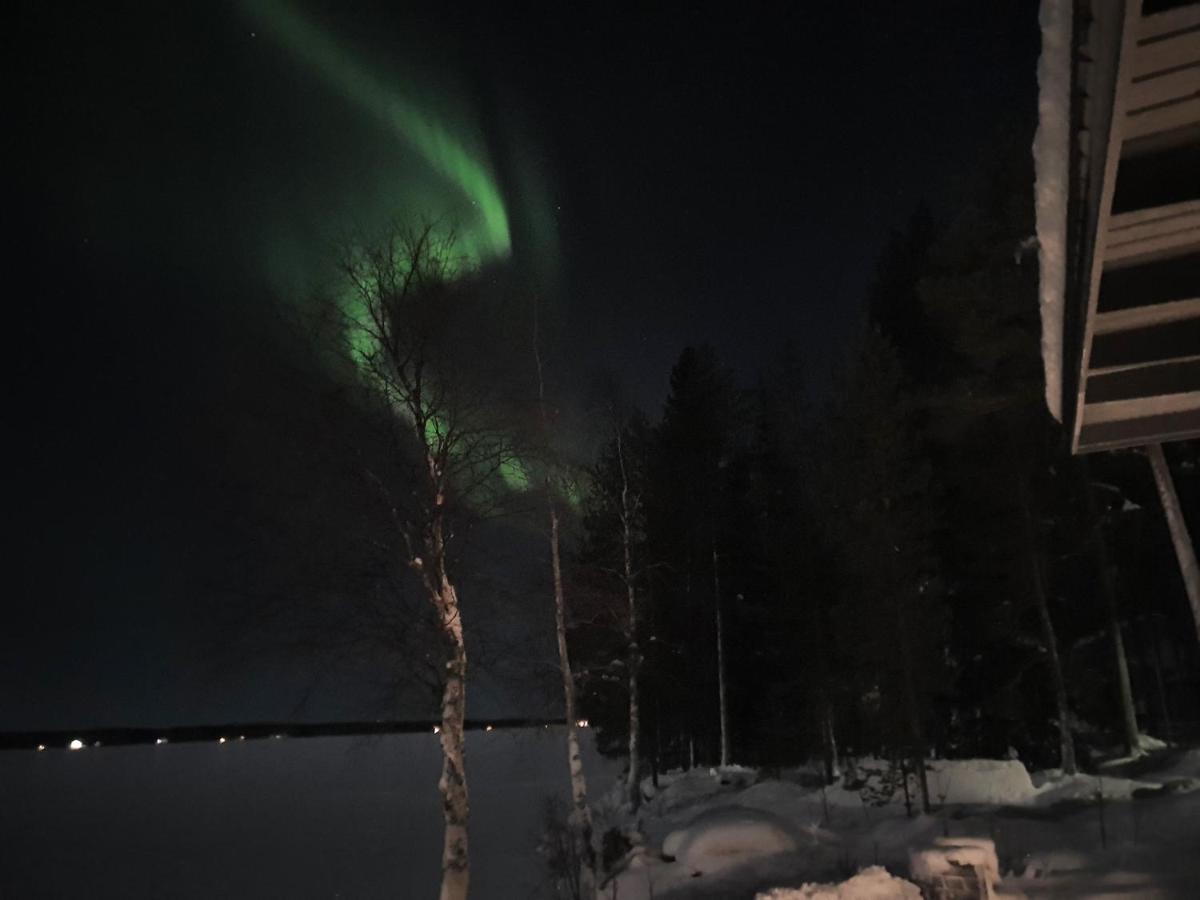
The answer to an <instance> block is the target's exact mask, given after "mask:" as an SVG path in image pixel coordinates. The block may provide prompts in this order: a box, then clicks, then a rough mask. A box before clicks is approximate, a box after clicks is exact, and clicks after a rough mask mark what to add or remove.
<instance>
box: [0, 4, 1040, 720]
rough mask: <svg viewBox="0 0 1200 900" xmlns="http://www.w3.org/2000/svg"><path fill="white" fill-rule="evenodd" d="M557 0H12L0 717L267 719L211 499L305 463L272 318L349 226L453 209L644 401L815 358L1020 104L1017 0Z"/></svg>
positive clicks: (258, 670) (574, 368) (261, 515)
mask: <svg viewBox="0 0 1200 900" xmlns="http://www.w3.org/2000/svg"><path fill="white" fill-rule="evenodd" d="M570 6H571V5H569V4H568V5H565V6H564V5H562V4H557V5H555V6H553V7H551V8H550V9H549V10H546V11H543V12H541V13H539V14H536V15H534V14H528V13H526V14H515V13H511V12H506V11H502V10H500V9H496V8H489V9H487V10H485V11H478V12H472V13H467V12H465V11H461V10H460V11H458V12H448V11H444V10H442V9H440V8H439V5H432V6H431V5H422V6H412V7H406V5H405V4H402V3H380V4H350V3H324V4H316V3H312V2H305V3H303V4H299V3H298V4H295V5H293V4H289V3H284V2H282V0H280V2H245V3H230V4H214V3H198V4H169V5H165V6H157V7H144V5H140V6H137V7H135V6H132V5H131V6H130V7H127V8H118V7H114V6H110V5H93V6H91V7H86V8H71V9H67V8H66V7H63V8H55V7H54V5H53V4H32V3H25V4H21V13H20V15H19V18H18V23H19V24H18V25H17V26H15V27H14V29H13V34H14V43H15V45H16V53H17V56H18V60H19V66H18V67H17V72H18V74H17V77H16V82H15V87H16V95H17V97H16V102H15V104H14V105H13V107H12V109H13V110H14V112H13V113H12V117H13V118H15V120H16V121H15V122H13V123H11V127H10V129H6V130H7V131H8V132H9V134H8V137H7V139H6V140H7V142H8V143H9V144H11V145H14V146H13V150H15V153H13V154H10V158H15V163H12V164H10V165H12V166H13V169H14V171H13V180H14V182H15V187H16V191H15V198H16V199H15V207H10V217H9V222H10V229H9V234H10V237H9V240H8V250H9V253H10V254H11V256H10V261H9V265H8V268H9V274H10V283H11V279H13V278H14V276H15V281H16V285H15V286H14V287H11V288H10V290H9V308H10V309H11V310H14V311H15V312H16V317H17V323H18V324H17V327H16V328H12V329H10V331H9V333H10V334H11V335H12V336H13V338H14V339H15V341H14V342H15V344H16V348H15V349H16V353H15V355H14V356H13V357H12V358H11V361H10V365H12V366H13V370H14V371H13V373H12V376H10V379H11V380H10V383H12V381H15V385H16V390H15V396H16V414H15V416H10V421H11V423H12V424H11V427H10V429H9V438H8V442H9V444H10V445H11V446H12V447H14V448H15V450H16V454H15V459H14V460H13V461H12V462H11V463H10V464H9V471H10V477H11V478H12V480H13V482H14V485H15V489H16V501H15V502H14V503H13V504H12V507H13V513H14V514H13V521H14V524H15V532H16V542H15V545H14V546H13V549H14V551H15V559H16V561H17V566H18V572H19V576H18V577H17V578H16V579H15V584H14V585H13V586H12V587H11V588H10V589H9V590H8V591H6V592H5V593H6V595H7V600H6V602H7V604H8V606H9V610H8V615H7V616H6V620H7V621H6V625H5V627H4V628H3V629H0V728H36V727H70V726H76V725H77V726H87V725H140V724H155V723H161V724H168V723H173V724H185V723H199V722H211V721H222V720H229V719H240V718H286V717H289V716H291V715H293V714H294V711H295V709H296V704H297V702H298V700H299V698H300V696H301V695H302V694H303V693H304V690H305V687H306V679H305V676H304V673H302V671H301V669H302V668H303V665H302V663H300V662H296V663H295V664H288V663H285V662H280V661H278V660H277V659H275V658H274V657H271V658H270V661H269V662H268V661H267V660H268V657H267V656H266V655H265V654H264V655H263V657H262V658H261V659H258V658H257V657H256V656H255V655H254V654H250V655H249V656H250V658H249V659H247V658H242V659H240V660H239V659H234V658H231V655H230V654H229V653H221V652H214V651H213V647H214V646H215V645H219V644H221V643H222V638H221V627H224V626H220V627H219V626H218V625H217V624H215V623H218V622H222V621H224V617H223V616H222V615H220V614H218V610H217V607H220V608H221V609H227V607H228V597H227V596H226V594H227V588H228V583H229V580H230V576H229V572H231V571H232V570H233V569H234V568H236V567H247V566H248V567H250V568H253V567H254V566H255V562H254V561H255V560H256V559H257V557H256V553H257V551H258V547H257V545H256V544H255V543H254V541H253V540H250V539H248V538H245V533H244V532H243V530H241V529H239V528H235V527H230V523H231V522H237V521H243V520H245V519H247V518H248V517H256V519H258V520H264V519H265V520H270V519H272V518H274V519H285V518H287V515H288V511H289V510H290V509H291V508H292V504H295V503H307V504H308V506H309V507H310V508H311V507H314V506H317V507H319V502H318V500H319V499H320V498H323V497H325V496H327V495H336V494H337V493H338V491H337V489H336V488H337V485H336V482H335V481H334V480H331V479H333V476H332V475H329V474H328V470H327V469H322V468H321V462H320V460H318V459H316V456H318V455H319V454H316V452H315V451H313V450H312V446H314V445H312V444H310V443H309V441H308V437H309V436H310V435H312V434H315V433H317V432H319V431H320V430H321V429H322V428H325V427H327V423H324V424H323V423H322V422H321V421H320V420H319V416H318V413H317V411H316V410H317V407H319V405H320V404H319V403H317V402H316V401H315V400H314V399H313V398H314V397H317V396H319V395H320V393H321V391H322V389H323V387H322V385H323V376H322V373H321V371H320V367H319V365H317V364H315V363H306V362H305V361H303V360H300V359H298V358H297V357H296V356H295V354H294V353H293V352H292V351H291V350H290V349H289V345H288V343H287V339H286V338H285V337H284V336H283V335H284V333H285V329H284V328H283V326H282V325H281V324H280V322H281V321H282V320H283V319H285V318H286V313H287V310H288V309H297V308H301V309H302V308H303V306H304V304H305V303H306V298H308V297H310V296H311V295H312V294H313V292H314V291H318V290H320V289H321V287H322V286H323V285H324V284H326V283H327V281H328V279H329V268H328V260H329V258H330V254H331V251H332V248H333V247H334V246H335V244H336V241H337V240H338V238H339V235H341V234H343V233H344V232H345V230H346V229H349V228H353V227H364V228H370V227H375V226H378V225H379V224H380V223H382V222H383V221H384V220H385V219H386V218H387V217H389V216H394V215H403V216H430V217H437V218H440V219H442V220H444V221H455V222H457V223H459V228H460V232H461V234H462V236H463V239H464V242H465V244H466V245H467V246H468V249H470V250H471V251H472V252H473V253H475V254H476V255H477V256H478V257H479V258H480V260H481V262H483V263H485V264H486V265H487V266H489V267H492V268H493V269H494V270H495V271H496V272H497V273H501V274H500V275H498V277H502V276H503V277H508V276H511V277H514V278H516V279H518V280H519V282H520V283H521V284H523V285H525V286H526V289H527V291H528V292H530V293H533V294H536V295H537V296H538V297H539V298H540V302H541V303H543V304H544V305H545V307H546V308H547V309H548V310H550V311H551V315H552V317H553V318H554V320H555V322H556V329H557V330H556V332H555V333H556V338H555V341H556V345H555V347H554V349H553V352H552V354H551V356H552V359H554V360H557V361H558V365H559V371H560V372H561V373H562V374H561V376H560V377H559V381H560V382H561V390H562V392H563V394H564V396H568V397H569V396H571V395H574V394H578V393H580V392H582V391H583V390H584V387H583V386H584V384H585V383H586V381H587V379H588V377H589V375H590V373H592V372H594V371H595V370H596V369H597V368H600V367H606V368H608V369H611V370H613V371H615V372H616V373H617V374H618V375H619V376H620V377H621V379H622V380H623V381H624V383H625V384H626V385H627V386H628V388H629V390H630V391H631V392H632V393H633V394H634V396H636V397H637V398H638V399H639V401H640V402H641V403H642V404H643V405H644V406H645V407H646V408H647V411H648V412H651V413H657V409H658V406H659V404H660V403H661V402H662V399H663V397H664V395H665V393H666V387H667V376H668V373H669V370H670V366H671V364H672V362H673V361H674V359H675V357H676V356H677V355H678V353H679V351H680V350H681V349H682V348H683V347H684V346H685V345H687V344H689V343H696V342H711V343H713V344H715V345H716V346H717V348H718V349H719V350H720V352H721V353H722V355H723V356H724V358H725V359H726V360H727V361H728V362H730V363H731V364H732V365H734V366H735V367H736V368H737V370H738V371H739V374H740V376H741V377H742V378H743V380H745V381H746V382H747V383H749V381H750V380H751V379H752V378H753V376H754V373H755V370H756V369H757V367H758V366H760V365H761V364H762V363H763V362H765V361H766V360H767V359H769V357H770V356H771V354H772V353H773V352H774V351H775V350H776V348H777V347H778V346H779V345H780V343H781V342H782V341H783V340H785V339H791V340H793V341H794V342H795V343H796V345H797V347H798V348H799V349H800V351H801V352H802V353H803V354H804V356H805V357H806V361H807V363H808V366H809V368H810V370H811V371H812V372H813V377H814V380H815V381H817V382H818V383H819V382H820V380H821V378H822V377H823V373H825V372H827V370H828V368H829V366H830V365H831V364H832V363H833V361H834V360H835V358H836V356H837V352H838V348H839V347H840V346H841V342H842V341H843V339H844V337H845V335H846V334H847V332H848V330H849V328H850V326H851V324H852V323H853V322H854V321H855V318H856V316H857V315H858V314H859V311H860V309H861V304H862V301H863V298H864V295H865V291H866V289H867V286H868V284H869V282H870V278H871V272H872V268H873V265H874V260H875V259H876V258H877V256H878V254H879V252H880V250H881V248H882V246H883V243H884V241H885V240H886V238H887V235H888V233H889V231H890V230H891V229H894V228H897V227H900V226H902V225H903V224H904V222H905V221H906V220H907V218H908V217H909V216H910V215H911V213H912V212H913V211H914V209H915V208H916V207H917V205H918V204H919V203H920V202H922V201H924V202H926V203H928V204H929V205H930V206H931V207H932V208H933V209H934V210H935V211H937V212H942V213H947V212H949V211H952V209H953V202H954V197H955V196H956V193H955V191H956V187H957V186H958V185H960V184H962V183H963V182H964V181H965V180H969V179H970V178H971V176H972V174H973V172H975V171H976V169H977V167H978V166H979V165H980V161H981V160H984V159H987V158H988V153H989V150H990V148H991V147H992V146H993V145H994V144H995V143H996V142H997V141H999V140H1001V139H1002V138H1004V137H1005V136H1007V135H1010V134H1012V133H1023V132H1025V131H1029V129H1030V124H1031V122H1032V119H1033V117H1034V115H1035V112H1036V107H1035V66H1036V55H1037V18H1036V5H1035V4H1034V3H1033V2H1032V0H1030V2H1020V3H1007V2H1006V3H961V2H945V3H919V4H906V5H903V6H898V5H897V4H895V3H847V4H823V5H817V4H796V5H794V7H793V8H792V9H791V11H790V12H786V13H779V12H771V13H770V14H768V13H767V8H768V7H766V6H764V7H762V8H760V9H755V8H752V7H749V6H746V5H740V6H735V7H734V8H732V9H734V10H735V11H731V12H727V13H726V14H724V15H721V16H714V15H712V14H708V13H704V12H701V11H683V10H680V11H673V10H671V11H669V10H667V9H665V8H664V9H659V8H657V6H658V5H654V4H651V6H653V7H656V8H654V9H650V10H639V11H638V12H637V13H636V14H630V15H621V14H620V13H619V12H617V11H615V10H611V9H608V8H604V9H600V8H595V7H589V8H585V7H581V8H579V9H577V10H576V9H568V8H567V7H570ZM821 7H823V8H821ZM497 204H498V205H497ZM501 222H502V223H503V225H504V228H505V229H506V232H505V233H502V231H503V230H504V229H501V228H500V225H499V223H501ZM310 464H311V465H310ZM309 472H311V473H315V474H312V476H311V478H310V477H308V476H307V475H306V473H309ZM322 473H325V474H324V475H323V474H322ZM277 556H278V554H277V553H276V556H275V557H272V559H273V562H272V563H271V565H279V564H280V561H279V559H278V558H277ZM234 560H236V564H235V563H234V562H233V561H234ZM283 563H284V564H286V559H284V560H283ZM262 565H263V566H266V563H263V564H262ZM239 571H240V569H239ZM218 595H221V597H222V599H221V600H220V601H218V600H217V599H214V598H216V597H217V596H218ZM528 602H532V601H528ZM543 612H544V610H543V609H541V608H540V607H539V608H538V609H537V610H536V613H531V614H536V615H541V614H542V613H543ZM546 627H547V628H548V627H549V620H548V619H547V621H546ZM490 702H492V703H493V704H494V708H495V709H497V710H503V709H504V708H505V705H504V700H503V699H502V698H500V699H495V700H493V701H490ZM304 714H305V715H307V716H312V717H317V718H321V717H338V716H350V715H354V716H357V715H367V714H370V710H368V709H367V705H366V703H365V701H363V700H361V698H360V697H359V695H358V693H356V692H355V691H354V690H353V686H352V685H351V684H348V683H346V682H344V681H343V682H339V686H338V687H336V688H332V689H331V688H328V687H326V688H324V689H323V692H322V693H321V694H320V698H319V699H318V700H317V701H315V702H314V703H312V704H310V706H309V707H307V708H306V710H305V712H304Z"/></svg>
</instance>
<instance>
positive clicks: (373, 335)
mask: <svg viewBox="0 0 1200 900" xmlns="http://www.w3.org/2000/svg"><path fill="white" fill-rule="evenodd" d="M340 267H341V272H342V275H343V276H344V279H345V282H346V287H347V290H346V293H345V294H344V295H343V297H342V299H341V302H340V307H339V308H340V310H341V312H342V315H343V330H344V335H345V337H346V340H347V342H348V344H349V350H350V354H351V356H352V358H353V360H354V362H355V363H356V365H357V367H358V370H359V372H360V373H361V376H362V379H363V381H364V382H365V384H366V386H367V388H368V389H369V392H370V393H371V395H373V396H374V398H376V399H377V401H379V402H381V403H382V404H383V405H384V406H385V407H386V409H387V411H388V412H389V413H390V418H391V421H392V423H393V425H394V429H393V430H394V438H395V444H396V450H397V457H398V458H399V457H403V458H405V459H408V460H411V461H412V465H411V468H410V470H409V472H408V478H407V479H406V480H407V484H406V486H405V487H406V490H403V491H401V490H397V489H395V488H393V487H391V485H390V483H389V480H388V479H386V478H383V477H381V476H379V474H378V473H375V472H373V471H372V472H369V476H370V479H371V480H372V481H373V482H374V483H375V484H376V486H377V487H378V489H379V491H380V493H381V495H382V496H383V497H384V498H385V500H386V502H387V503H388V505H389V508H390V512H391V518H392V523H393V525H394V527H395V538H396V552H397V553H398V554H399V555H400V556H401V557H402V559H403V562H404V564H405V565H406V566H407V567H408V568H409V569H410V570H411V571H412V572H413V573H414V574H415V575H416V577H417V578H418V580H419V582H420V584H421V586H422V588H423V591H424V593H425V596H426V598H427V599H428V601H429V605H430V608H431V609H432V612H433V614H434V617H435V621H436V626H437V630H438V633H439V635H440V639H441V650H442V654H443V670H442V693H441V725H440V728H439V735H440V742H441V748H442V772H441V777H440V778H439V780H438V788H439V790H440V792H441V795H442V809H443V818H444V822H445V835H444V841H443V848H442V883H441V891H440V894H439V896H440V898H441V900H464V898H465V897H466V896H467V888H468V885H469V880H470V864H469V855H468V844H467V819H468V814H469V802H468V793H467V777H466V766H465V753H464V744H465V739H464V738H465V736H464V727H465V719H466V679H467V646H466V640H465V636H464V630H463V617H462V609H461V606H460V601H459V596H458V591H457V589H456V587H455V578H454V577H453V574H452V571H451V568H452V562H451V556H450V552H449V548H450V545H451V542H452V541H453V539H454V535H455V525H456V523H459V522H460V521H461V516H462V515H463V514H464V513H465V511H466V509H468V508H469V507H471V506H472V505H476V504H486V503H487V502H489V500H490V499H491V498H492V497H493V496H494V494H493V491H494V490H495V488H494V485H495V483H496V481H497V478H498V474H499V473H500V471H501V470H502V468H503V467H505V466H510V465H513V464H514V462H515V457H514V450H513V447H512V443H511V440H510V439H509V438H508V437H507V436H506V431H505V429H504V428H503V424H502V421H501V415H502V410H503V404H502V403H500V402H498V397H497V390H498V384H499V382H497V381H496V380H495V379H494V378H489V377H488V373H486V371H485V370H486V359H487V348H486V346H485V345H484V344H483V343H482V342H480V341H475V340H471V339H470V335H471V334H473V333H477V330H478V326H479V320H480V317H481V316H482V315H483V312H484V307H483V304H482V303H481V302H480V296H479V292H478V290H477V289H476V288H477V286H476V285H475V284H473V272H472V271H471V270H470V267H469V266H468V265H467V263H466V262H465V261H464V260H463V259H462V258H460V257H457V256H456V255H455V240H454V235H453V233H452V232H450V231H446V230H442V229H439V228H437V227H435V226H433V225H425V226H423V227H404V226H395V227H392V228H390V229H389V230H387V231H386V232H385V233H384V234H382V235H381V236H380V237H378V238H377V239H374V240H366V241H358V242H355V243H352V244H350V245H348V246H347V247H346V248H345V250H344V253H343V256H342V259H341V266H340Z"/></svg>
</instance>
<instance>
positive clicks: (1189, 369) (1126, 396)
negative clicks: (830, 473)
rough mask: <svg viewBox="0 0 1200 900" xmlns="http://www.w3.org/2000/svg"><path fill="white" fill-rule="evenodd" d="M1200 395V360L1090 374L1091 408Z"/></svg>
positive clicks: (1088, 389)
mask: <svg viewBox="0 0 1200 900" xmlns="http://www.w3.org/2000/svg"><path fill="white" fill-rule="evenodd" d="M1188 391H1193V392H1194V391H1200V356H1198V357H1195V358H1194V359H1182V360H1172V361H1171V362H1165V363H1153V364H1151V365H1147V366H1133V367H1131V368H1128V369H1122V370H1120V371H1118V372H1106V373H1100V374H1097V373H1095V372H1089V373H1088V381H1087V393H1086V403H1085V404H1084V407H1083V408H1084V411H1085V413H1086V411H1087V409H1088V406H1091V405H1094V404H1096V403H1104V402H1106V401H1110V400H1135V399H1137V398H1140V397H1157V396H1162V395H1164V394H1182V393H1186V392H1188Z"/></svg>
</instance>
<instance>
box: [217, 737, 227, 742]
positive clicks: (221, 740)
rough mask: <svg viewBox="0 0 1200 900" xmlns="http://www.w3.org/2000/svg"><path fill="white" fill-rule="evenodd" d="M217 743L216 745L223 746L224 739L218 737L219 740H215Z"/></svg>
mask: <svg viewBox="0 0 1200 900" xmlns="http://www.w3.org/2000/svg"><path fill="white" fill-rule="evenodd" d="M217 743H218V744H223V743H225V738H223V737H219V738H217Z"/></svg>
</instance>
